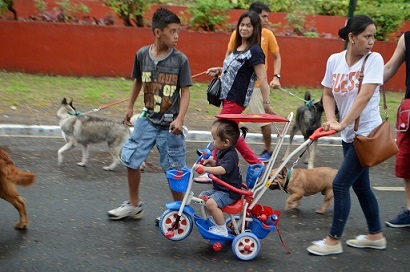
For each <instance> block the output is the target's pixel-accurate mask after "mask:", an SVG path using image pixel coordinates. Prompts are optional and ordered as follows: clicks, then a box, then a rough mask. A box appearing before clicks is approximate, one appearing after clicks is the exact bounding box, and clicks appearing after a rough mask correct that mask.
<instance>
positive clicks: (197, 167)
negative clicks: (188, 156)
mask: <svg viewBox="0 0 410 272" xmlns="http://www.w3.org/2000/svg"><path fill="white" fill-rule="evenodd" d="M194 170H195V171H196V172H197V173H198V174H203V173H204V172H205V169H204V166H203V165H201V164H198V163H197V164H195V165H194Z"/></svg>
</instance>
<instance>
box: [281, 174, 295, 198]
mask: <svg viewBox="0 0 410 272" xmlns="http://www.w3.org/2000/svg"><path fill="white" fill-rule="evenodd" d="M292 170H293V169H290V170H289V171H288V173H287V174H286V180H285V185H284V186H283V191H285V193H287V194H288V185H289V182H290V176H291V175H292Z"/></svg>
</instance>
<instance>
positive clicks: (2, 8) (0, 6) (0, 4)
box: [0, 0, 13, 16]
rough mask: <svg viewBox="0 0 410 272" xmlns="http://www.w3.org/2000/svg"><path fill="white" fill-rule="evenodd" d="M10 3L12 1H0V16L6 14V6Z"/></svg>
mask: <svg viewBox="0 0 410 272" xmlns="http://www.w3.org/2000/svg"><path fill="white" fill-rule="evenodd" d="M10 2H13V1H12V0H0V16H1V15H2V14H3V13H5V12H7V6H8V4H9V3H10Z"/></svg>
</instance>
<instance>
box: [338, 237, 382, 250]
mask: <svg viewBox="0 0 410 272" xmlns="http://www.w3.org/2000/svg"><path fill="white" fill-rule="evenodd" d="M346 244H347V245H348V246H351V247H357V248H373V249H385V248H386V246H387V241H386V238H384V237H383V238H382V239H379V240H370V239H368V238H367V236H366V235H359V236H357V237H356V238H355V239H350V240H347V241H346Z"/></svg>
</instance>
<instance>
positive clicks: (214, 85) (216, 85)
mask: <svg viewBox="0 0 410 272" xmlns="http://www.w3.org/2000/svg"><path fill="white" fill-rule="evenodd" d="M206 95H207V99H208V102H209V104H211V105H214V106H215V107H220V106H221V99H220V98H219V97H220V96H221V79H220V78H219V77H215V78H214V79H212V81H211V83H210V84H209V85H208V89H207V90H206Z"/></svg>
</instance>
